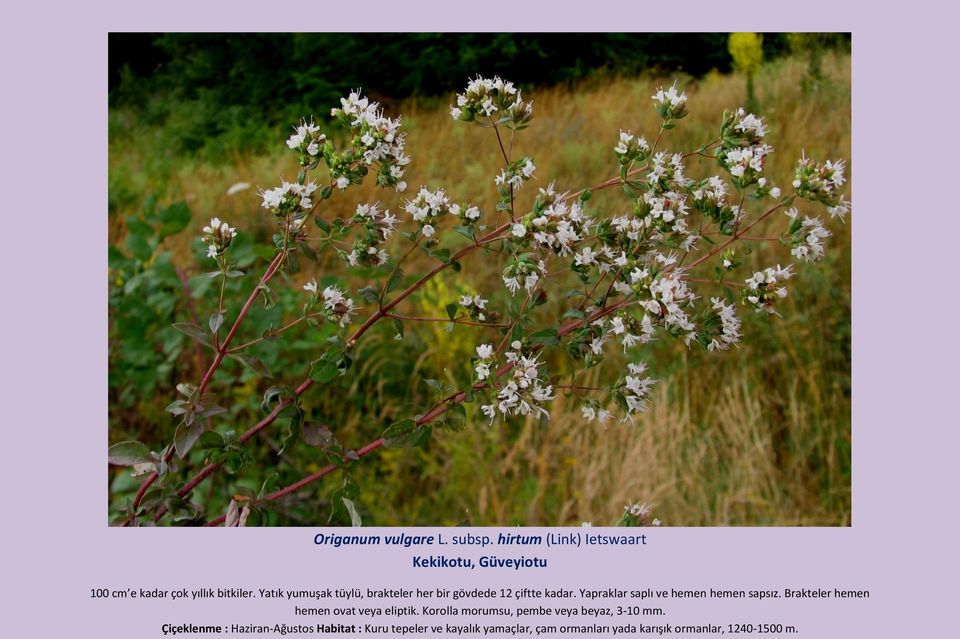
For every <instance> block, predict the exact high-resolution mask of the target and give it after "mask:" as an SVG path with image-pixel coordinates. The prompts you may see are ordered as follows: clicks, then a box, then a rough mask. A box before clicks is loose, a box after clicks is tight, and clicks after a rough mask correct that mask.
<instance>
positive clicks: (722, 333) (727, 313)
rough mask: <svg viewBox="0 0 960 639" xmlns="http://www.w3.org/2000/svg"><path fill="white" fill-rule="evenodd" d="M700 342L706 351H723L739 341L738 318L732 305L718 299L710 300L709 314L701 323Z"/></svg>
mask: <svg viewBox="0 0 960 639" xmlns="http://www.w3.org/2000/svg"><path fill="white" fill-rule="evenodd" d="M701 327H702V329H703V333H702V336H703V338H702V341H703V342H704V343H706V346H707V350H708V351H725V350H727V349H728V348H730V347H731V346H733V345H734V344H736V343H738V342H739V341H740V318H738V317H737V314H736V311H735V310H734V307H733V304H727V303H726V302H724V301H723V300H722V299H721V298H719V297H712V298H710V312H709V313H708V315H707V317H706V318H705V319H704V320H703V322H701Z"/></svg>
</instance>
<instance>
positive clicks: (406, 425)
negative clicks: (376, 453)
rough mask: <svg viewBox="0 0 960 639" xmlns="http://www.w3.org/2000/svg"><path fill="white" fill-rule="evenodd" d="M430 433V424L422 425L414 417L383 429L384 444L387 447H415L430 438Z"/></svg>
mask: <svg viewBox="0 0 960 639" xmlns="http://www.w3.org/2000/svg"><path fill="white" fill-rule="evenodd" d="M430 433H431V429H430V427H429V426H421V425H418V424H417V423H416V422H415V421H413V420H412V419H404V420H403V421H399V422H396V423H395V424H392V425H391V426H390V427H389V428H387V430H385V431H383V439H384V445H385V446H386V447H387V448H413V447H414V446H420V445H422V444H425V443H426V442H427V441H428V440H429V439H430Z"/></svg>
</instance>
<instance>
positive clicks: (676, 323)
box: [629, 254, 697, 345]
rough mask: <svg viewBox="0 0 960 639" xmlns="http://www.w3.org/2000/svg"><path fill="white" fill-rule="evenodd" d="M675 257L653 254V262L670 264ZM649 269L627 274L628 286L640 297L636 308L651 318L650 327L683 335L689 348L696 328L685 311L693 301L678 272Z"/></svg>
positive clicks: (636, 270) (691, 292)
mask: <svg viewBox="0 0 960 639" xmlns="http://www.w3.org/2000/svg"><path fill="white" fill-rule="evenodd" d="M673 259H675V258H671V257H664V256H662V255H659V254H658V255H657V256H656V258H655V260H656V261H658V262H660V263H661V264H663V265H670V264H671V260H673ZM649 269H650V267H649V266H645V267H643V268H641V267H637V268H635V269H633V270H632V271H631V272H630V273H629V278H630V285H631V287H632V289H633V290H634V291H635V292H637V293H638V296H639V297H640V299H639V301H640V305H641V306H642V307H643V308H644V309H646V311H647V313H649V314H651V315H652V316H653V317H652V318H651V321H652V322H653V323H654V324H658V325H662V326H664V327H665V328H666V329H667V330H668V331H670V332H671V333H672V334H673V335H677V336H679V335H684V337H685V341H686V343H687V344H688V345H689V344H690V343H691V342H692V341H693V340H694V339H696V333H695V331H696V327H695V326H694V324H693V322H692V321H690V316H689V315H688V314H687V311H686V310H685V309H686V307H689V306H691V305H692V304H693V302H694V301H695V300H696V299H697V296H696V295H694V293H693V291H692V290H691V289H690V288H689V287H688V286H687V282H686V280H685V279H684V273H683V272H682V271H679V270H673V271H659V272H658V273H656V274H655V275H654V274H651V273H650V270H649Z"/></svg>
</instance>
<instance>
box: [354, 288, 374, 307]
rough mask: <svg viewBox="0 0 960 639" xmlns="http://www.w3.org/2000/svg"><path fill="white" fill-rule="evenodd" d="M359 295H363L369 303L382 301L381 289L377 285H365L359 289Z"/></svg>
mask: <svg viewBox="0 0 960 639" xmlns="http://www.w3.org/2000/svg"><path fill="white" fill-rule="evenodd" d="M357 295H359V296H360V297H362V298H363V300H364V301H365V302H367V303H368V304H376V303H377V302H379V301H380V291H378V290H377V287H375V286H364V287H363V288H361V289H360V290H359V291H357Z"/></svg>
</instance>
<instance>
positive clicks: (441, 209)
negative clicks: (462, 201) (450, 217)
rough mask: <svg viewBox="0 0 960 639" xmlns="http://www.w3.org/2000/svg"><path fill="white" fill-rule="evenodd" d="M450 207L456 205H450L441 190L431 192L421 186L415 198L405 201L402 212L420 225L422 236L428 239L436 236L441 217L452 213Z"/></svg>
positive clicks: (448, 199)
mask: <svg viewBox="0 0 960 639" xmlns="http://www.w3.org/2000/svg"><path fill="white" fill-rule="evenodd" d="M452 206H456V205H451V203H450V198H449V197H447V194H446V193H445V192H444V191H443V189H437V190H436V191H433V192H431V191H430V190H429V189H427V187H425V186H422V187H420V191H419V192H417V196H416V197H415V198H413V199H412V200H407V203H406V205H405V206H404V207H403V210H404V211H406V212H407V213H409V214H410V216H411V217H412V218H413V221H414V222H416V223H417V224H419V225H420V232H421V233H423V236H424V237H428V238H429V237H433V236H434V235H435V234H436V232H437V222H438V221H439V219H440V217H441V216H443V215H444V214H447V213H450V212H451V211H452ZM458 210H459V207H458Z"/></svg>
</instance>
